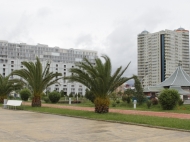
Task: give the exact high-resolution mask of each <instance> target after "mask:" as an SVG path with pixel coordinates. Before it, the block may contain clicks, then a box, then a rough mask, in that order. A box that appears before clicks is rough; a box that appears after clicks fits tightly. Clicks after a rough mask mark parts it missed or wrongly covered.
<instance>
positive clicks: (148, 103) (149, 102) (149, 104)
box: [146, 100, 152, 108]
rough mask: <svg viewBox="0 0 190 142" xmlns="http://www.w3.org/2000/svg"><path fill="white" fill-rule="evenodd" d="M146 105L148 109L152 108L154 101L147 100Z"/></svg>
mask: <svg viewBox="0 0 190 142" xmlns="http://www.w3.org/2000/svg"><path fill="white" fill-rule="evenodd" d="M146 105H147V107H148V108H150V107H151V105H152V101H151V100H147V102H146Z"/></svg>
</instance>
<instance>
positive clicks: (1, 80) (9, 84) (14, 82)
mask: <svg viewBox="0 0 190 142" xmlns="http://www.w3.org/2000/svg"><path fill="white" fill-rule="evenodd" d="M10 77H11V74H10V75H8V76H5V77H4V76H2V75H1V74H0V103H3V100H4V99H7V96H8V95H9V94H10V93H11V92H12V91H16V90H18V89H21V88H22V87H23V82H22V81H21V80H19V79H10Z"/></svg>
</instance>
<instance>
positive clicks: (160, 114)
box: [23, 102, 190, 119]
mask: <svg viewBox="0 0 190 142" xmlns="http://www.w3.org/2000/svg"><path fill="white" fill-rule="evenodd" d="M23 104H24V105H31V103H30V102H24V103H23ZM42 106H44V107H52V108H63V109H72V110H85V111H94V108H92V107H79V106H72V105H67V106H65V105H58V104H42ZM109 112H114V113H121V114H134V115H146V116H157V117H168V118H179V119H190V114H184V113H170V112H155V111H154V112H153V111H139V110H121V109H109Z"/></svg>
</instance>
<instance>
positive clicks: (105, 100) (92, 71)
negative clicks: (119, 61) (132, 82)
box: [64, 55, 132, 113]
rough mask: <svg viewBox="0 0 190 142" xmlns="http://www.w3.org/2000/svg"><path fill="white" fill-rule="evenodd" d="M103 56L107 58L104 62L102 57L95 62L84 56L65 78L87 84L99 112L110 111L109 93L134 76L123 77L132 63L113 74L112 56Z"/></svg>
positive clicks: (96, 110)
mask: <svg viewBox="0 0 190 142" xmlns="http://www.w3.org/2000/svg"><path fill="white" fill-rule="evenodd" d="M102 58H103V59H104V60H105V62H104V63H103V62H102V60H101V59H100V58H96V59H95V64H94V63H91V62H90V61H89V60H88V59H87V58H84V60H83V61H82V62H78V63H76V65H75V68H71V69H70V70H69V71H70V73H71V74H72V75H71V76H67V77H65V78H64V79H67V80H69V81H76V82H79V83H81V84H83V85H85V86H86V87H87V88H88V89H89V90H90V91H91V92H92V93H93V94H94V95H95V100H94V104H95V112H97V113H106V112H108V111H109V103H110V101H109V97H108V95H109V94H110V93H112V92H113V91H114V90H115V89H116V88H117V87H119V86H120V85H122V84H123V83H125V82H126V81H128V80H129V79H131V78H132V77H131V78H127V77H121V76H122V75H123V73H124V72H125V71H126V69H127V68H128V66H129V64H130V63H129V64H128V65H127V67H125V68H124V69H123V70H122V67H119V68H118V69H117V70H116V71H115V72H114V73H113V74H112V65H111V61H110V58H109V57H108V56H106V55H103V56H102Z"/></svg>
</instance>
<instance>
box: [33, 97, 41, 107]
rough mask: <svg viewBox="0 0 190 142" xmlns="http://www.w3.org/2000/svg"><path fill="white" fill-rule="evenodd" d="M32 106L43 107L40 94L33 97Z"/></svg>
mask: <svg viewBox="0 0 190 142" xmlns="http://www.w3.org/2000/svg"><path fill="white" fill-rule="evenodd" d="M32 107H41V99H40V97H39V96H36V97H34V98H33V99H32Z"/></svg>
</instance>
